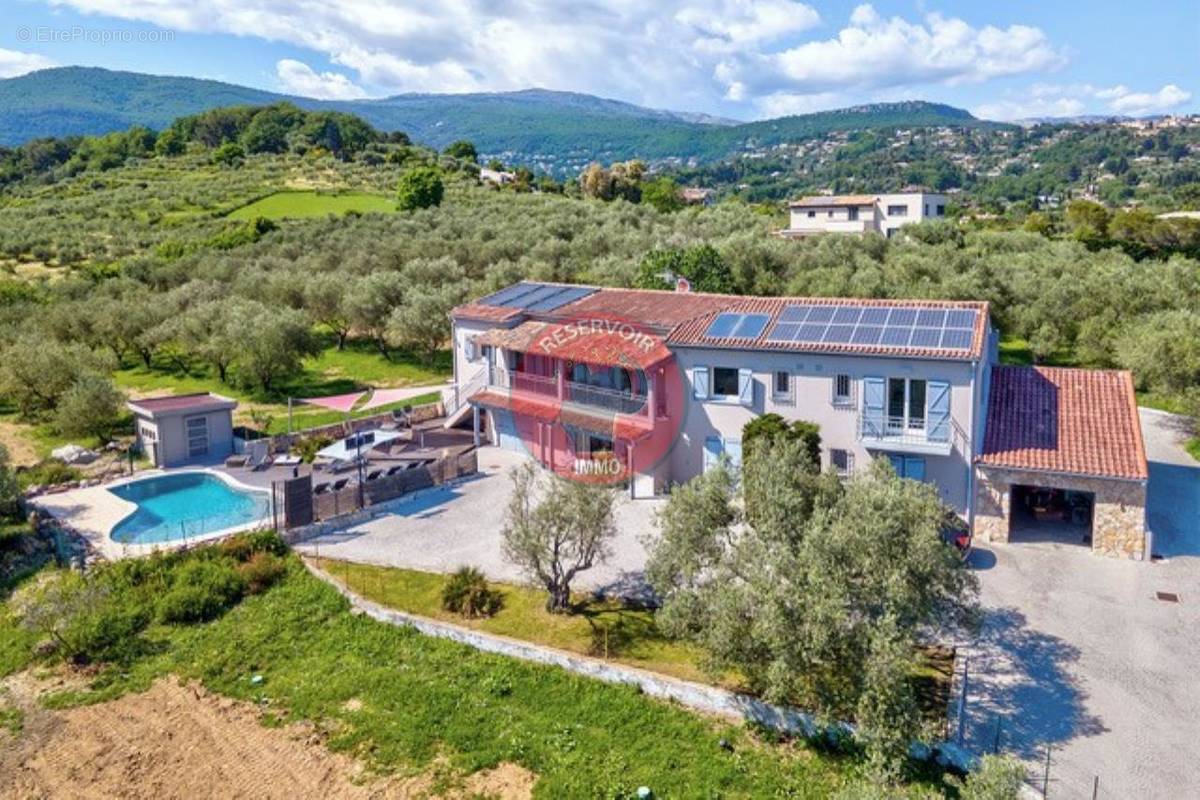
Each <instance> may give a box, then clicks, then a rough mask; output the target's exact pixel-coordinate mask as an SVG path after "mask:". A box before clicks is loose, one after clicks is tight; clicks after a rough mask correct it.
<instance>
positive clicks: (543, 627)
mask: <svg viewBox="0 0 1200 800" xmlns="http://www.w3.org/2000/svg"><path fill="white" fill-rule="evenodd" d="M315 562H316V563H317V565H319V566H320V567H321V568H322V569H324V570H325V571H326V572H329V573H330V574H331V575H333V576H335V577H336V578H338V579H339V580H341V581H342V582H343V583H344V584H345V585H347V586H349V587H350V588H351V590H353V591H354V592H356V593H358V594H360V595H362V596H363V597H366V598H367V599H369V600H373V601H375V602H376V603H379V604H380V605H385V606H388V607H390V608H395V609H398V610H400V611H407V612H409V613H411V614H419V615H420V616H423V617H430V618H432V619H440V620H445V621H447V622H453V623H456V624H458V625H463V626H466V627H469V628H475V629H477V630H481V631H487V632H488V633H496V634H500V635H502V636H511V637H512V638H514V639H522V640H524V641H527V642H534V643H536V644H542V645H547V646H549V647H556V648H558V649H560V650H569V651H571V652H573V653H579V654H581V655H586V656H594V657H597V658H607V659H609V660H612V661H617V662H619V663H622V664H629V665H630V666H634V667H640V668H642V669H648V670H653V671H654V672H661V673H663V674H665V675H672V676H674V677H676V678H683V679H685V680H691V681H705V682H710V681H709V680H708V679H707V678H706V677H705V675H704V673H703V672H701V671H700V669H699V668H698V667H697V666H696V665H697V663H698V662H699V658H700V652H699V650H697V649H696V648H695V647H694V646H692V645H690V644H687V643H683V642H677V641H672V640H671V639H668V638H667V637H666V636H665V635H664V634H663V633H662V632H661V631H660V630H659V629H658V625H657V624H656V623H655V621H654V614H653V613H652V612H650V611H648V610H644V609H639V608H630V607H627V606H625V605H624V604H622V603H620V602H619V601H614V600H604V601H597V600H594V599H592V598H591V597H590V596H577V597H576V598H575V600H576V603H577V605H576V613H574V614H551V613H549V612H547V611H546V607H545V606H546V593H545V592H542V591H538V590H535V589H530V588H527V587H524V586H514V585H513V584H509V583H494V582H493V583H491V586H492V588H494V589H497V590H499V591H500V593H501V595H502V596H503V598H504V605H503V606H502V607H501V609H500V611H499V612H497V613H496V615H495V616H493V617H490V618H486V619H465V618H463V617H461V616H459V615H458V614H453V613H451V612H449V611H445V610H443V609H442V600H441V592H442V585H443V584H444V583H445V581H446V576H445V575H439V574H435V573H431V572H421V571H418V570H412V569H397V568H393V567H377V566H372V565H370V564H351V563H349V562H346V561H333V560H330V559H324V558H321V559H315ZM722 683H723V684H724V685H726V686H727V687H730V688H737V687H736V680H735V679H734V677H733V676H729V678H728V679H727V680H725V681H723V682H722Z"/></svg>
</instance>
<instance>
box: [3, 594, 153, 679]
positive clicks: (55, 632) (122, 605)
mask: <svg viewBox="0 0 1200 800" xmlns="http://www.w3.org/2000/svg"><path fill="white" fill-rule="evenodd" d="M125 601H126V598H123V597H122V596H121V595H120V594H119V593H116V592H114V591H112V589H111V588H110V587H109V586H107V585H105V584H104V583H102V582H101V581H100V580H98V579H89V578H84V577H82V576H79V575H76V574H74V573H62V574H60V575H58V576H56V577H53V578H52V579H50V580H48V581H46V582H44V583H42V584H41V585H39V586H38V587H36V588H35V589H33V590H32V592H31V593H30V595H29V596H28V597H27V598H25V599H24V600H23V601H22V602H20V603H19V604H18V606H19V610H20V615H21V620H22V624H23V625H24V626H25V628H26V629H27V630H31V631H33V632H35V633H38V634H42V635H44V636H48V637H49V638H50V639H51V640H52V641H53V642H54V645H55V650H56V651H57V652H58V653H59V654H60V655H62V656H63V657H64V658H68V659H70V660H72V661H75V662H77V663H88V662H91V661H118V662H128V661H130V660H132V659H133V658H134V657H136V656H137V655H138V654H139V653H140V652H141V650H142V646H143V642H142V639H141V637H140V636H139V635H138V634H140V633H141V632H142V631H143V630H145V628H146V626H147V625H149V624H150V614H149V613H148V612H147V611H146V609H145V608H143V607H141V606H139V605H138V604H137V603H131V602H125Z"/></svg>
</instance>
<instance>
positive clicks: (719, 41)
mask: <svg viewBox="0 0 1200 800" xmlns="http://www.w3.org/2000/svg"><path fill="white" fill-rule="evenodd" d="M714 12H715V13H714ZM675 20H676V21H677V22H679V23H680V24H681V25H683V26H685V27H686V28H688V29H690V30H691V31H693V32H694V33H695V35H696V36H697V38H696V40H695V42H694V47H695V48H696V49H697V50H699V51H701V52H705V53H722V52H730V51H735V50H737V49H738V48H741V47H745V46H747V45H754V44H759V43H763V42H774V41H777V40H779V39H782V38H784V37H787V36H790V35H792V34H796V33H800V32H801V31H806V30H808V29H809V28H812V27H815V26H816V25H817V24H819V23H820V21H821V15H820V14H818V13H817V11H816V9H814V8H812V7H811V6H807V5H804V4H803V3H798V2H794V0H723V2H719V3H717V8H715V9H714V8H712V7H705V6H701V5H691V6H687V7H685V8H683V9H680V10H679V12H678V13H676V14H675Z"/></svg>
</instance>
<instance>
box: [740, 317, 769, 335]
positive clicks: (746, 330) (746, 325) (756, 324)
mask: <svg viewBox="0 0 1200 800" xmlns="http://www.w3.org/2000/svg"><path fill="white" fill-rule="evenodd" d="M741 317H742V319H741V321H740V322H738V325H737V327H736V328H735V329H734V331H733V333H732V334H730V335H731V336H733V337H734V338H735V339H757V338H758V337H759V336H761V335H762V332H763V329H764V328H766V327H767V321H768V320H769V319H770V318H771V317H770V316H769V315H767V314H742V315H741Z"/></svg>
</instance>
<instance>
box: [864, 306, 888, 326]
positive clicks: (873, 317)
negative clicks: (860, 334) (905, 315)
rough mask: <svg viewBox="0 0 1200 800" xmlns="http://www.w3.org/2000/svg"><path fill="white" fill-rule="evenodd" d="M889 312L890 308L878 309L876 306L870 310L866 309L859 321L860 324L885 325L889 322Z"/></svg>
mask: <svg viewBox="0 0 1200 800" xmlns="http://www.w3.org/2000/svg"><path fill="white" fill-rule="evenodd" d="M889 312H891V309H890V308H878V307H876V306H871V307H870V308H864V309H863V312H862V317H860V318H859V320H858V324H859V325H883V324H884V323H885V322H887V321H888V313H889Z"/></svg>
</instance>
